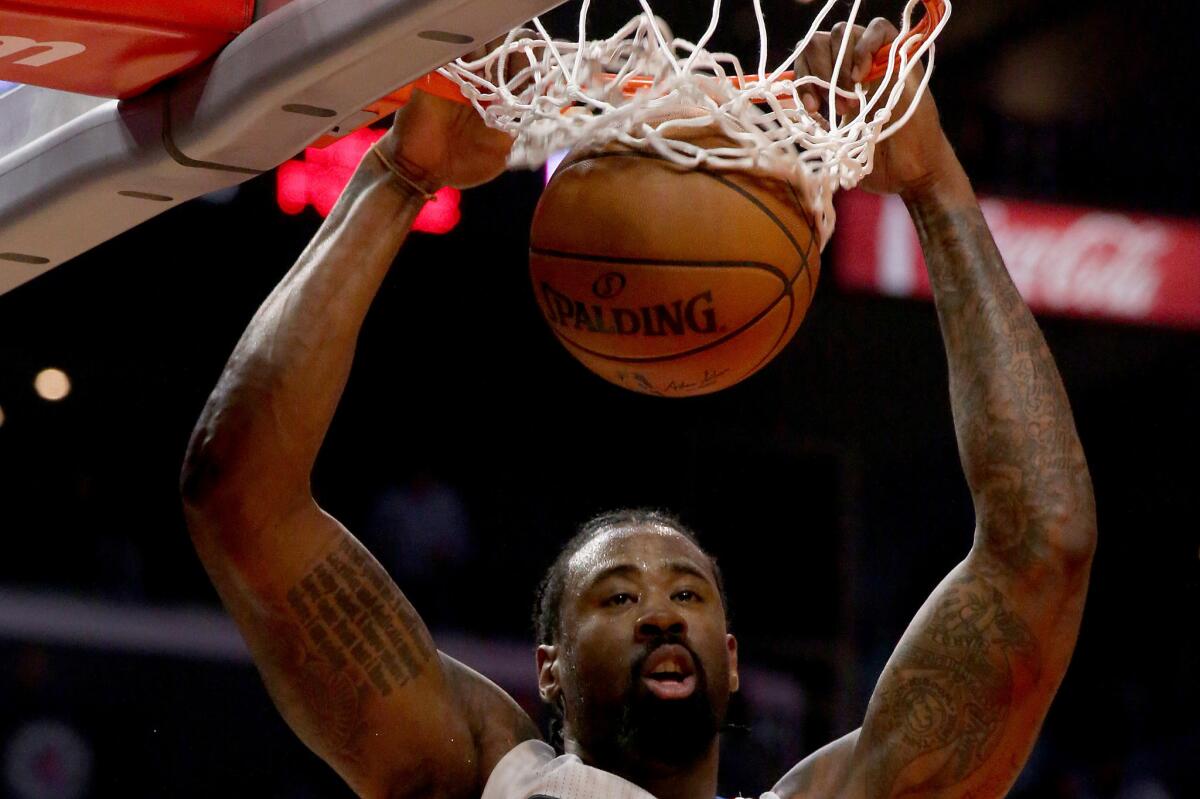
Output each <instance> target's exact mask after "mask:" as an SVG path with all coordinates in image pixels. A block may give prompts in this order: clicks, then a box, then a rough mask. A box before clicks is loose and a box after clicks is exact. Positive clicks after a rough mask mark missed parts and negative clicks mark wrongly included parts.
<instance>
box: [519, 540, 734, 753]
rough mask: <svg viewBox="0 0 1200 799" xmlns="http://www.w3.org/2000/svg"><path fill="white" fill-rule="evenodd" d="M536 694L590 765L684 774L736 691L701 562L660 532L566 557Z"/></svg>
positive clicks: (727, 639)
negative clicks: (671, 769)
mask: <svg viewBox="0 0 1200 799" xmlns="http://www.w3.org/2000/svg"><path fill="white" fill-rule="evenodd" d="M538 661H539V681H540V682H541V688H542V694H543V697H545V698H546V699H548V700H550V701H561V702H562V703H563V708H564V711H565V712H564V716H565V719H564V721H565V732H566V736H567V737H568V738H569V739H571V740H574V741H575V742H577V743H578V744H579V746H580V747H582V749H583V751H585V752H587V753H589V754H590V755H591V756H592V757H593V758H595V759H597V760H601V761H609V762H624V763H627V764H629V765H631V766H636V765H644V766H653V765H662V766H674V765H679V766H682V765H686V764H687V763H690V762H693V761H696V760H698V759H699V758H700V757H702V756H704V755H705V754H706V753H707V752H708V751H709V750H710V749H711V747H712V744H713V741H714V739H715V737H716V733H717V730H718V729H719V727H720V725H721V722H722V721H723V720H724V717H725V711H726V708H727V706H728V704H729V695H730V693H731V692H733V691H736V690H737V642H736V641H735V640H734V638H733V636H731V635H728V634H727V633H726V620H725V608H724V606H723V605H722V602H721V595H720V592H719V590H718V588H717V586H716V580H715V576H714V574H713V571H712V567H711V565H710V564H709V561H708V558H707V557H706V556H705V555H704V553H703V552H701V551H700V549H699V548H698V547H696V545H695V544H693V543H692V542H691V541H689V540H688V539H687V538H685V537H684V536H682V535H680V534H679V533H678V532H677V531H675V530H672V529H671V528H669V527H661V526H658V525H646V526H634V527H617V528H613V529H610V530H606V531H603V532H601V533H600V534H598V535H597V536H596V537H595V538H593V539H592V540H591V541H589V542H588V543H587V544H585V545H584V546H583V547H582V548H581V549H580V550H579V551H578V552H577V553H575V555H574V556H573V557H572V558H571V560H570V562H569V564H568V569H567V576H566V590H565V592H564V595H563V604H562V629H561V632H560V636H559V642H558V645H556V646H553V647H541V648H540V650H539V656H538Z"/></svg>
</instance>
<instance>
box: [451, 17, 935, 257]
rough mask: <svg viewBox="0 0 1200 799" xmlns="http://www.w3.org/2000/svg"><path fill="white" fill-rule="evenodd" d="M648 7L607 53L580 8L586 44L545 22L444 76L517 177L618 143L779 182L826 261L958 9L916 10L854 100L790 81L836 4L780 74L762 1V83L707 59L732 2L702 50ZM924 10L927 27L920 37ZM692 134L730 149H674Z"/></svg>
mask: <svg viewBox="0 0 1200 799" xmlns="http://www.w3.org/2000/svg"><path fill="white" fill-rule="evenodd" d="M638 2H639V4H640V5H641V8H642V12H643V13H642V14H640V15H638V16H637V17H635V18H633V19H632V20H630V21H629V22H628V23H627V24H625V25H624V26H623V27H622V28H621V29H620V30H619V31H617V32H616V33H615V34H613V35H612V36H610V37H609V38H607V39H600V40H597V39H588V31H587V18H588V9H589V7H590V6H591V0H583V4H582V8H581V10H580V13H579V33H578V37H577V38H576V40H575V41H563V40H555V39H553V38H551V36H550V35H549V33H547V32H546V29H545V27H544V26H543V25H542V22H541V20H540V19H537V18H535V19H533V20H532V22H531V23H530V24H531V25H532V26H533V27H532V28H518V29H515V30H513V31H511V32H510V33H509V34H508V36H507V37H506V38H505V40H504V42H503V43H502V44H501V45H500V46H499V47H497V48H496V49H495V50H493V51H491V52H490V53H488V54H487V55H486V56H485V57H483V58H480V59H477V60H464V59H459V60H458V61H455V62H453V63H451V64H449V65H447V66H446V67H443V68H442V70H440V72H441V74H443V75H444V76H445V77H447V78H449V79H450V80H452V81H454V82H455V83H457V84H458V85H459V87H460V89H461V90H462V93H463V95H464V96H465V97H466V99H467V100H469V101H470V102H471V104H472V105H474V107H475V108H476V110H478V111H479V113H480V114H481V115H482V116H483V118H484V119H485V120H486V121H487V123H488V124H489V125H490V126H492V127H494V128H498V129H500V130H503V131H506V132H508V133H509V134H511V135H513V136H514V137H515V143H514V145H513V150H512V155H511V157H510V165H511V166H518V167H520V166H523V167H530V168H533V167H538V166H541V165H542V164H544V163H545V162H546V160H547V159H548V158H549V156H550V155H551V154H553V153H554V152H556V151H559V150H562V149H566V148H570V147H574V146H576V145H579V144H589V145H595V146H596V147H602V146H604V145H606V144H609V143H612V142H619V143H621V144H623V145H626V146H628V147H631V148H634V149H637V150H642V151H647V152H655V153H658V154H659V155H660V156H662V157H663V158H666V159H669V160H670V161H672V162H674V163H676V164H679V165H680V166H682V167H685V168H693V169H694V168H700V167H705V168H709V169H714V170H743V171H749V172H754V173H758V174H764V175H768V176H771V177H775V178H779V179H782V180H786V181H788V182H789V183H791V184H792V185H794V186H795V187H796V188H797V190H798V191H799V192H800V193H801V196H802V197H803V198H804V199H805V201H806V202H807V205H808V209H809V210H810V211H811V212H812V213H813V215H814V218H815V222H816V225H817V230H818V233H819V236H820V244H821V246H822V247H824V245H825V243H826V242H827V241H828V239H829V237H830V235H831V234H832V233H833V227H834V221H835V219H834V210H833V195H834V194H835V192H836V191H837V190H838V189H839V188H841V189H850V188H853V187H854V186H856V185H858V183H859V182H860V181H861V180H862V179H863V178H864V177H866V176H867V175H869V174H870V173H871V169H872V167H873V165H874V157H875V146H876V145H877V144H878V143H879V142H881V141H884V140H885V139H887V138H888V137H889V136H891V135H892V134H893V133H895V132H896V131H897V130H898V129H899V128H900V127H901V126H903V125H904V124H905V123H906V122H907V121H908V120H909V118H910V117H911V116H912V114H913V113H914V112H915V111H916V108H917V105H918V103H919V102H920V100H921V98H922V96H923V95H924V93H925V91H926V88H927V86H928V84H929V79H930V76H931V75H932V74H933V65H934V41H935V40H936V39H937V37H938V35H939V34H940V33H941V32H942V29H943V28H944V27H945V26H946V23H947V21H948V20H949V17H950V10H951V3H950V0H909V2H908V4H907V5H906V7H905V9H904V13H903V17H902V19H901V24H900V36H899V37H898V38H897V39H896V40H895V41H894V42H893V43H892V44H891V46H890V47H889V48H887V50H886V52H885V53H884V52H881V53H880V54H879V56H878V57H877V59H876V69H875V70H874V72H873V73H872V75H871V76H870V77H869V78H868V82H869V83H872V84H874V88H868V87H865V86H863V85H862V84H861V83H860V84H856V85H855V86H854V87H853V88H852V89H843V88H839V87H837V86H836V85H833V84H831V83H830V82H829V81H827V80H823V79H820V78H817V77H815V76H812V75H795V74H793V73H792V72H789V71H788V70H789V69H790V68H791V67H792V66H793V65H794V64H795V63H796V62H797V59H799V58H800V56H801V55H802V54H803V53H804V51H805V49H806V48H808V47H809V45H810V43H811V42H812V41H813V39H814V37H815V36H816V34H817V33H818V31H820V30H821V27H822V25H823V24H824V23H825V21H826V18H827V17H828V16H829V15H830V13H831V12H832V11H833V9H834V7H835V6H836V5H838V3H839V0H827V2H826V3H825V5H824V7H823V8H822V9H821V11H820V12H819V13H818V14H817V17H816V19H815V20H814V21H813V23H812V25H811V26H810V27H809V29H808V32H807V33H806V34H805V36H804V38H803V39H801V40H800V41H799V42H798V43H797V44H796V47H795V49H793V50H792V52H791V55H789V56H788V57H787V59H785V60H784V61H783V62H782V63H781V64H779V65H778V66H776V67H774V68H773V69H771V70H768V65H767V28H766V20H765V19H764V17H763V10H762V3H761V0H752V2H753V5H754V13H755V16H756V17H757V21H758V39H759V56H758V72H757V74H754V75H747V74H745V72H744V71H743V69H742V65H741V63H740V62H739V60H738V59H737V57H735V56H733V55H731V54H729V53H721V52H716V53H714V52H710V51H709V50H707V49H706V48H705V46H706V45H707V44H708V42H709V41H710V39H711V38H712V36H713V34H714V33H715V32H716V29H717V25H718V23H719V21H720V16H721V0H713V9H712V16H711V19H710V21H709V25H708V28H707V30H705V32H704V34H703V36H701V38H700V39H699V40H698V41H697V42H695V43H692V42H689V41H686V40H684V39H679V38H672V39H671V40H669V41H668V40H667V38H666V34H664V31H663V28H662V26H661V25H660V24H659V23H658V22H657V21H656V17H655V15H654V12H653V10H652V9H651V7H650V4H649V2H648V0H638ZM861 5H862V0H854V2H853V3H852V5H851V8H850V14H849V17H848V19H847V20H846V22H847V25H846V32H847V33H846V35H845V36H844V37H843V38H842V42H841V47H840V49H839V50H838V54H837V59H836V63H835V65H834V69H833V74H834V75H838V74H841V68H842V64H843V63H844V62H845V61H846V59H847V58H850V57H851V53H850V52H849V45H850V37H849V34H850V32H851V30H852V29H853V26H854V24H855V21H856V20H857V18H858V15H859V9H860V6H861ZM922 6H923V7H924V9H925V16H924V18H923V19H922V20H921V21H920V22H919V23H918V24H916V25H914V20H913V18H914V16H915V15H916V13H917V10H918V8H920V7H922ZM922 62H924V63H925V65H926V69H925V74H924V76H923V77H922V79H921V81H920V85H919V88H918V90H917V91H916V92H915V93H914V95H913V97H912V100H911V102H909V103H908V105H907V107H905V108H900V107H899V106H900V103H901V100H902V99H903V95H904V89H905V84H906V82H907V80H908V78H909V76H910V75H911V74H912V73H913V71H914V70H916V69H918V68H919V66H920V65H921V63H922ZM513 64H519V65H520V68H515V69H514V68H513V67H512V66H511V65H513ZM510 70H511V72H510ZM876 81H878V82H877V83H876ZM812 86H816V87H819V89H820V90H821V91H823V92H824V93H826V94H827V95H828V114H829V119H828V120H824V119H821V118H820V117H818V116H814V115H813V114H811V113H809V112H808V111H807V110H805V108H804V105H803V103H802V102H801V97H800V92H801V91H802V90H804V89H805V88H806V87H812ZM809 90H810V91H811V88H810V89H809ZM837 97H842V98H846V99H852V100H856V101H857V106H856V109H855V110H854V111H852V112H850V113H847V114H839V113H837V111H836V104H835V102H834V101H835V98H837ZM695 128H710V129H711V130H712V132H713V133H719V134H721V135H723V136H724V137H726V138H728V139H729V140H730V144H729V145H728V146H710V147H705V146H700V145H697V144H695V143H693V142H690V141H687V140H686V139H681V138H675V137H674V136H677V135H679V134H681V133H685V132H687V129H695Z"/></svg>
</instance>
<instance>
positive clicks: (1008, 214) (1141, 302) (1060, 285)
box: [834, 191, 1200, 328]
mask: <svg viewBox="0 0 1200 799" xmlns="http://www.w3.org/2000/svg"><path fill="white" fill-rule="evenodd" d="M982 205H983V211H984V215H985V216H986V217H987V220H988V225H989V226H990V227H991V229H992V233H993V234H994V235H995V237H996V243H997V245H998V246H999V247H1000V251H1001V253H1003V255H1004V260H1005V263H1006V264H1007V265H1008V271H1009V272H1010V273H1011V274H1012V277H1013V282H1015V283H1016V284H1017V288H1018V289H1019V290H1020V292H1021V294H1022V296H1024V297H1025V301H1026V302H1028V303H1029V306H1030V307H1031V308H1032V309H1033V310H1034V311H1037V312H1041V313H1052V314H1063V315H1067V316H1078V317H1092V318H1100V319H1111V320H1117V321H1125V322H1138V323H1146V324H1155V325H1166V326H1172V327H1187V328H1200V223H1195V222H1186V221H1178V220H1167V219H1157V218H1153V217H1147V216H1140V215H1134V214H1123V213H1115V212H1111V211H1100V210H1095V209H1088V208H1072V207H1067V206H1061V205H1049V204H1042V203H1031V202H1016V201H1009V200H995V199H988V200H983V201H982ZM834 254H835V257H836V259H837V265H838V268H837V270H836V274H837V280H838V283H839V284H840V285H842V286H843V287H845V288H849V289H857V290H869V291H876V292H880V293H883V294H889V295H892V296H897V297H919V298H924V299H929V298H931V297H932V293H931V291H930V287H929V276H928V275H927V274H926V272H925V260H924V258H923V257H922V256H921V248H920V246H919V244H918V242H917V235H916V231H915V230H914V229H913V225H912V222H911V220H910V219H909V216H908V211H907V210H906V209H905V207H904V203H903V202H901V201H900V199H899V198H898V197H887V198H883V197H876V196H874V195H870V194H866V193H865V192H861V191H856V192H849V193H847V194H846V195H844V196H843V197H842V198H841V199H840V202H839V205H838V232H837V235H836V236H835V237H834Z"/></svg>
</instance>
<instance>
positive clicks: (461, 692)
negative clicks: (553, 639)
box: [182, 98, 537, 797]
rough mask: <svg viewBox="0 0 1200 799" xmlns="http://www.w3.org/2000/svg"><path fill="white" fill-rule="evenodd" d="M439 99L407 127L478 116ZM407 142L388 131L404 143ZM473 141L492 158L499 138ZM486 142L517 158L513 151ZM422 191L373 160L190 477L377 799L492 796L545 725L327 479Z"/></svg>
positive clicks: (225, 399) (275, 639) (348, 770)
mask: <svg viewBox="0 0 1200 799" xmlns="http://www.w3.org/2000/svg"><path fill="white" fill-rule="evenodd" d="M433 102H434V101H433V100H432V98H421V99H420V101H419V102H417V103H414V106H418V107H416V108H414V109H413V110H414V112H416V113H415V114H413V115H410V116H409V117H406V118H403V119H402V120H401V121H399V122H398V125H401V124H404V123H405V122H407V123H408V124H409V125H410V126H412V125H415V126H416V127H417V128H418V129H421V128H422V127H423V128H424V130H423V131H422V132H421V141H439V140H441V139H447V138H449V137H446V136H441V137H439V136H437V135H435V134H436V133H437V132H438V129H439V128H444V129H449V128H450V125H449V124H448V123H450V122H453V120H452V119H447V117H454V116H455V115H457V114H460V113H463V112H470V113H471V114H474V111H473V109H470V108H465V107H464V108H462V110H461V111H460V110H459V109H457V108H450V109H448V108H446V107H444V106H437V105H436V104H433V105H431V104H432V103H433ZM437 102H444V101H437ZM475 121H478V120H477V119H476V120H475ZM472 124H474V123H473V122H472V121H471V120H470V119H468V120H465V121H464V126H467V127H468V128H469V126H470V125H472ZM431 128H432V129H433V130H432V132H431V131H430V129H431ZM461 129H462V128H461V127H460V128H459V130H461ZM487 133H490V132H487ZM459 135H461V134H459ZM480 135H486V134H485V133H481V134H480ZM396 139H397V134H396V133H395V132H393V133H392V134H390V135H389V137H387V138H385V139H384V140H382V141H381V146H383V147H385V148H387V151H391V152H392V153H397V152H399V149H398V148H397V147H396ZM463 149H464V151H468V152H471V153H474V154H475V155H474V156H473V158H474V159H475V160H476V161H483V160H484V158H485V156H484V155H480V154H479V153H480V150H481V149H486V148H478V147H476V148H475V149H474V150H469V149H468V148H467V147H464V148H463ZM500 149H503V148H502V147H501V148H500ZM471 157H472V156H467V157H465V158H464V160H468V161H469V160H470V158H471ZM486 157H487V158H490V159H491V160H493V161H495V163H496V165H497V168H496V171H499V169H500V168H502V167H503V154H502V153H499V152H498V151H494V152H491V153H489V154H487V156H486ZM434 160H436V159H434ZM467 166H470V164H468V165H467ZM484 166H486V167H487V168H486V169H482V172H487V171H488V170H489V169H491V167H492V164H491V161H489V162H488V164H486V165H484ZM460 168H462V167H460ZM418 177H424V176H422V175H418ZM451 179H452V180H453V178H451ZM463 182H466V181H463ZM421 204H422V197H421V194H420V193H419V192H416V191H414V190H412V189H411V188H409V187H407V186H405V185H404V184H403V183H402V182H401V181H399V180H397V179H396V178H395V177H394V176H393V175H392V174H391V173H390V172H389V171H388V169H387V168H385V167H384V165H383V163H382V162H381V161H380V160H378V159H376V158H375V157H374V156H373V155H368V156H367V157H366V158H365V159H364V161H363V163H362V165H360V167H359V169H358V171H357V172H356V173H355V176H354V178H353V179H352V181H351V183H350V185H349V186H348V187H347V189H346V191H345V192H344V193H343V195H342V197H341V199H340V200H339V202H338V204H337V205H336V206H335V208H334V209H333V211H332V213H331V214H330V216H329V218H328V219H327V220H326V222H325V223H324V224H323V225H322V227H321V229H320V231H319V232H318V233H317V235H316V236H315V238H314V239H313V241H312V243H311V244H310V245H309V246H308V248H307V249H306V250H305V252H304V253H303V254H302V255H301V257H300V259H299V260H298V262H297V263H296V265H295V266H294V267H293V268H292V270H291V271H290V272H289V273H288V274H287V276H286V277H285V278H284V279H283V281H282V282H281V283H280V285H279V286H278V287H277V288H276V289H275V291H274V292H273V293H272V294H271V295H270V297H269V298H268V299H267V300H266V301H265V302H264V304H263V305H262V307H261V308H260V309H259V311H258V313H257V314H256V315H255V317H254V320H253V321H252V322H251V324H250V326H249V327H248V328H247V330H246V332H245V334H244V335H243V336H242V339H241V340H240V342H239V343H238V345H237V348H236V349H235V351H234V353H233V355H232V357H231V358H230V360H229V363H228V364H227V366H226V368H225V371H224V373H223V374H222V376H221V379H220V382H219V383H218V385H217V388H216V390H215V391H214V392H213V394H212V396H211V397H210V399H209V401H208V404H207V405H206V407H205V409H204V412H203V414H202V416H201V418H200V421H199V422H198V424H197V426H196V429H195V431H194V433H193V436H192V441H191V444H190V446H189V449H188V455H187V459H186V462H185V466H184V472H183V476H182V492H183V496H184V506H185V513H186V517H187V521H188V527H189V530H190V532H191V535H192V540H193V542H194V544H195V546H196V550H197V552H198V553H199V555H200V558H201V560H202V561H203V563H204V566H205V568H206V570H207V571H208V573H209V575H210V577H211V578H212V581H213V583H214V585H215V586H216V588H217V591H218V593H219V594H220V596H221V599H222V601H223V602H224V604H225V606H226V608H227V609H228V610H229V612H230V614H231V615H232V616H233V618H234V620H235V621H236V622H237V624H238V626H239V628H240V629H241V631H242V634H243V636H244V637H245V639H246V641H247V643H248V645H249V647H250V650H251V653H252V655H253V657H254V661H255V663H256V665H257V666H258V669H259V671H260V673H261V674H262V676H263V680H264V682H265V683H266V685H267V688H268V690H269V692H270V694H271V697H272V699H273V700H274V702H275V704H276V706H277V707H278V708H279V710H280V712H281V713H282V714H283V716H284V717H285V719H286V720H287V721H288V723H289V724H290V725H291V726H292V728H293V729H294V730H295V731H296V733H297V734H298V735H299V736H300V738H301V739H302V740H303V741H304V742H305V743H306V744H307V745H308V746H309V747H310V748H311V749H312V750H313V751H314V752H316V753H317V754H318V755H320V756H321V757H322V758H324V759H325V760H326V761H327V762H328V763H329V764H330V765H331V766H333V768H334V769H336V770H337V771H338V772H339V773H340V774H341V775H342V776H343V778H345V779H346V781H347V782H348V783H349V784H350V785H351V787H352V788H354V790H355V791H356V792H358V793H359V795H362V796H389V797H403V796H414V797H415V796H422V797H425V796H437V797H440V796H469V795H478V792H479V791H480V790H481V789H482V786H483V784H484V782H485V781H486V778H487V776H488V774H489V773H490V770H491V767H492V766H493V765H494V764H495V762H496V761H497V760H498V759H499V757H501V756H502V755H503V754H504V753H505V752H507V751H508V749H510V748H511V747H512V746H514V745H515V744H516V743H519V742H520V741H522V740H525V739H527V738H532V737H536V735H537V730H536V727H534V725H533V724H532V722H531V721H530V720H529V718H528V716H526V715H525V713H524V712H523V711H521V709H520V708H519V707H518V706H517V705H516V703H515V702H513V701H512V699H510V698H509V697H508V696H507V695H505V694H504V693H503V692H502V691H501V690H500V689H499V688H497V687H496V686H494V685H493V684H492V683H490V682H488V681H487V680H485V679H484V678H482V677H481V676H479V675H478V674H476V673H475V672H473V671H471V670H470V669H467V668H466V667H465V666H462V665H461V664H459V663H457V662H455V661H453V660H452V659H450V658H448V657H445V656H443V655H440V654H439V653H438V652H437V650H436V649H435V647H434V644H433V641H432V639H431V637H430V635H429V632H428V630H427V629H426V628H425V626H424V624H423V623H422V621H421V619H420V618H419V617H418V615H417V614H416V612H415V611H414V610H413V608H412V606H411V605H410V604H409V603H408V601H407V600H406V599H405V597H404V596H403V594H402V593H401V592H400V590H399V589H398V588H397V587H396V585H395V584H394V583H393V582H392V581H391V579H390V578H389V577H388V575H387V574H386V573H385V572H384V570H383V569H382V567H380V566H379V564H378V563H377V562H376V561H375V560H374V559H373V558H372V557H371V555H370V554H369V553H368V552H367V551H366V550H365V549H364V548H363V547H362V546H361V545H360V544H359V543H358V541H356V540H355V539H354V537H353V536H352V535H350V533H349V532H348V531H347V530H346V529H345V528H344V527H342V525H340V524H339V523H338V522H337V521H336V520H335V519H333V518H332V517H330V516H329V515H327V514H326V513H324V512H323V511H322V510H321V509H320V508H319V507H318V506H317V503H316V502H315V501H314V500H313V497H312V494H311V491H310V485H309V480H310V474H311V470H312V466H313V462H314V461H315V459H316V455H317V452H318V450H319V449H320V446H321V442H322V440H323V439H324V436H325V433H326V431H327V429H328V426H329V423H330V420H331V418H332V416H333V412H334V409H335V407H336V406H337V403H338V400H339V398H340V397H341V393H342V390H343V388H344V386H345V382H346V378H347V375H348V373H349V370H350V363H351V360H352V357H353V352H354V348H355V343H356V339H357V336H358V332H359V329H360V327H361V324H362V321H363V318H364V317H365V315H366V311H367V308H368V307H369V305H370V302H371V300H372V298H373V297H374V295H375V293H376V291H377V290H378V288H379V285H380V283H381V282H382V280H383V277H384V275H385V274H386V273H387V270H388V268H389V266H390V265H391V262H392V260H393V259H394V258H395V256H396V253H397V251H398V250H399V247H400V244H401V242H402V241H403V240H404V237H405V235H406V233H407V231H408V230H409V228H410V227H411V225H412V222H413V220H414V219H415V217H416V214H417V212H418V211H419V210H420V207H421Z"/></svg>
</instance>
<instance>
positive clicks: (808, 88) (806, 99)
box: [794, 52, 821, 114]
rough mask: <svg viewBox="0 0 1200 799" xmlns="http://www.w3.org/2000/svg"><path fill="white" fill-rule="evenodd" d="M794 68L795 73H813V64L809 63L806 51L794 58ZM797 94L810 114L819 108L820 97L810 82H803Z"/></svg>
mask: <svg viewBox="0 0 1200 799" xmlns="http://www.w3.org/2000/svg"><path fill="white" fill-rule="evenodd" d="M794 68H795V71H796V74H797V75H800V76H807V75H815V73H814V71H813V66H812V64H811V63H809V58H808V54H807V52H805V53H801V54H800V57H799V58H797V59H796V64H795V67H794ZM817 77H820V76H817ZM798 94H799V95H800V102H801V103H802V104H803V105H804V110H805V111H808V112H809V113H810V114H815V113H816V112H818V111H820V110H821V98H820V97H819V96H817V88H816V86H814V85H813V84H811V83H808V84H805V85H804V86H801V87H800V89H799V91H798Z"/></svg>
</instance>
